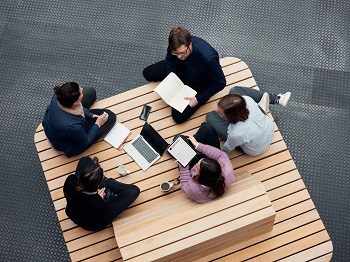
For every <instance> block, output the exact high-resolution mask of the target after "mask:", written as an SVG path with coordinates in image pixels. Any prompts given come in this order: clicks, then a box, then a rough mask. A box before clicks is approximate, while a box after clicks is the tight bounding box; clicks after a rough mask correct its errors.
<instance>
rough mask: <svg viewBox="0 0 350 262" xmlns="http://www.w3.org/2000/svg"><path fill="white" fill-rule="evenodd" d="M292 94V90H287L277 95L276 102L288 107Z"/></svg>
mask: <svg viewBox="0 0 350 262" xmlns="http://www.w3.org/2000/svg"><path fill="white" fill-rule="evenodd" d="M291 95H292V93H291V92H287V93H284V94H278V95H277V100H276V104H277V105H280V106H283V107H286V106H287V104H288V101H289V98H290V96H291Z"/></svg>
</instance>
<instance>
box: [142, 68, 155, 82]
mask: <svg viewBox="0 0 350 262" xmlns="http://www.w3.org/2000/svg"><path fill="white" fill-rule="evenodd" d="M150 67H151V66H147V67H146V68H145V69H143V71H142V74H143V77H144V78H145V79H146V80H147V81H148V82H153V75H152V70H151V68H150Z"/></svg>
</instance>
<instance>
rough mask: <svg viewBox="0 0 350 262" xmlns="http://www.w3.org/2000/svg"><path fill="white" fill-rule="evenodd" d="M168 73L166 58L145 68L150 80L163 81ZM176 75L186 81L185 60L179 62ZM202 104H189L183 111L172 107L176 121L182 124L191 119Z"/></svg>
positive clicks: (146, 77) (172, 114)
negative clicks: (192, 105)
mask: <svg viewBox="0 0 350 262" xmlns="http://www.w3.org/2000/svg"><path fill="white" fill-rule="evenodd" d="M167 75H168V73H167V71H166V65H165V60H162V61H160V62H157V63H155V64H152V65H149V66H147V67H146V68H145V69H144V70H143V76H144V78H145V79H146V80H147V81H149V82H158V81H162V80H163V79H164V78H165V77H167ZM176 75H177V76H178V77H179V78H180V79H181V80H182V82H184V83H185V82H186V79H187V77H186V70H185V67H184V64H183V62H179V63H178V64H177V66H176ZM202 105H203V104H200V103H199V104H198V105H197V106H195V107H190V106H187V107H186V108H185V110H184V111H183V112H182V113H180V112H179V111H177V110H176V109H174V108H172V111H171V116H172V118H173V119H174V121H175V122H176V123H178V124H181V123H183V122H185V121H186V120H187V119H189V118H190V117H191V116H192V115H193V114H194V113H195V112H196V111H197V110H198V109H199V108H200V107H201V106H202Z"/></svg>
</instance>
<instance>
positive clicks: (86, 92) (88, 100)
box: [81, 87, 117, 142]
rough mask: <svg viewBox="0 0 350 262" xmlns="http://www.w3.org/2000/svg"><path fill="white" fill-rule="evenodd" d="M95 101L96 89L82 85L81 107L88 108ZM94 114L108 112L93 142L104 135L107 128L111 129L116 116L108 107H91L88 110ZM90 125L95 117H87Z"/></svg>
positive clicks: (107, 130)
mask: <svg viewBox="0 0 350 262" xmlns="http://www.w3.org/2000/svg"><path fill="white" fill-rule="evenodd" d="M95 101H96V89H95V88H93V87H84V89H83V99H82V100H81V103H82V105H83V107H85V108H90V107H91V106H92V105H93V103H95ZM90 111H91V112H92V113H93V114H95V115H101V114H102V113H103V112H106V113H107V114H108V119H107V121H106V123H104V124H103V125H102V126H101V127H100V133H99V135H98V136H96V138H95V139H94V142H96V141H98V140H99V139H100V138H102V137H104V136H105V135H106V134H107V133H108V132H109V130H111V129H112V127H113V126H114V125H115V122H116V121H117V116H116V114H114V113H113V112H112V111H110V110H108V109H91V110H90ZM87 121H88V122H89V123H90V125H94V124H95V122H96V118H92V119H88V120H87Z"/></svg>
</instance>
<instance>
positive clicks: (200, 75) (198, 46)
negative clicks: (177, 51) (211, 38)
mask: <svg viewBox="0 0 350 262" xmlns="http://www.w3.org/2000/svg"><path fill="white" fill-rule="evenodd" d="M192 47H193V49H192V53H191V55H190V56H189V57H187V58H186V59H185V60H184V61H181V60H180V59H178V58H177V57H176V56H174V55H172V54H171V51H170V48H169V47H168V51H167V56H166V69H167V73H170V72H174V73H175V74H177V75H178V76H179V77H180V79H181V80H182V82H184V84H186V85H188V86H190V87H191V88H193V89H194V90H196V91H197V95H196V98H197V100H198V102H199V103H200V104H204V103H206V102H207V101H208V100H209V98H210V97H212V96H213V95H214V94H216V93H217V92H219V91H220V90H222V89H223V88H224V87H225V86H226V79H225V75H224V73H223V71H222V69H221V66H220V61H219V55H218V53H217V52H216V50H215V49H214V48H213V47H212V46H211V45H210V44H209V43H207V42H206V41H205V40H203V39H201V38H199V37H196V36H192ZM180 68H183V71H182V73H181V72H179V71H181V69H180Z"/></svg>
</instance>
